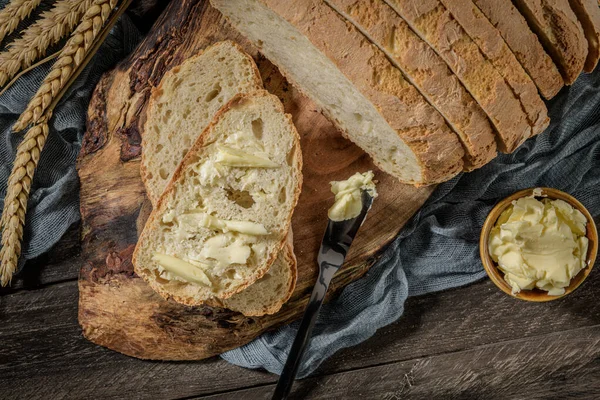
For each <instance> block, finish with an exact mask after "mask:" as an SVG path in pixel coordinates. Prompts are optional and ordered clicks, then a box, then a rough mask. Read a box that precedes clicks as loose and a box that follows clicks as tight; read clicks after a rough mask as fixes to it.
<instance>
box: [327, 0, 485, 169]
mask: <svg viewBox="0 0 600 400" xmlns="http://www.w3.org/2000/svg"><path fill="white" fill-rule="evenodd" d="M326 2H327V3H328V4H329V5H330V6H331V7H332V8H334V9H335V10H337V11H338V12H339V13H341V14H342V15H344V17H346V18H347V19H348V20H350V22H352V23H353V24H354V25H356V26H357V27H359V29H362V30H363V31H364V32H366V34H367V36H368V38H369V39H370V40H371V41H372V42H374V43H375V44H376V45H377V46H379V47H380V48H381V49H382V51H384V52H386V54H387V55H388V56H389V57H390V58H391V59H392V60H393V61H394V62H395V65H397V66H398V67H399V68H400V69H401V70H402V72H403V74H404V75H405V76H406V77H407V78H408V80H410V81H411V82H412V84H413V85H414V86H415V87H416V88H417V89H418V90H419V91H420V92H421V93H422V94H423V96H424V97H425V98H426V99H427V100H428V101H429V103H431V104H432V105H433V106H434V107H435V108H436V109H437V110H438V111H439V112H440V113H441V114H442V115H443V117H444V118H445V119H446V120H447V121H448V124H449V125H450V127H451V128H453V130H454V131H455V132H456V134H457V136H458V137H459V139H460V141H461V143H462V145H463V148H464V150H465V157H464V162H465V166H464V169H465V170H467V171H471V170H473V169H476V168H479V167H481V166H483V165H485V164H487V163H488V162H489V161H491V160H492V159H493V158H494V157H495V156H496V142H495V135H494V131H493V129H492V127H491V125H490V123H489V121H488V118H487V115H486V114H485V112H484V111H483V110H482V109H481V107H480V106H479V105H478V104H477V102H476V101H475V100H474V99H473V97H472V96H471V94H470V93H469V92H467V90H466V89H465V88H464V86H463V85H462V83H461V82H460V81H459V80H458V78H457V77H456V75H454V73H453V72H452V71H450V69H449V68H448V66H447V65H446V63H445V62H444V60H442V59H441V58H440V57H439V56H438V55H437V54H436V53H435V52H434V51H433V50H432V49H431V48H430V47H429V45H428V44H427V43H425V42H424V41H423V40H422V39H421V38H419V37H418V36H417V35H416V34H415V33H414V32H413V31H412V30H411V29H410V28H409V27H408V25H407V24H406V22H404V20H402V18H400V16H398V14H396V13H395V12H394V10H392V9H391V8H390V7H389V6H388V5H387V4H386V3H385V2H384V1H383V0H326Z"/></svg>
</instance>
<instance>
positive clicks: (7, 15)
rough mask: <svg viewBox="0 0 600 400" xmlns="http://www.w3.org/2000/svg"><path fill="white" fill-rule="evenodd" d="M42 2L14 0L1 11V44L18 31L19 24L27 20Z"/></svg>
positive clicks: (37, 0) (36, 0)
mask: <svg viewBox="0 0 600 400" xmlns="http://www.w3.org/2000/svg"><path fill="white" fill-rule="evenodd" d="M41 1H42V0H12V1H11V2H10V3H8V4H7V5H6V6H5V7H4V8H3V9H2V10H0V42H2V40H4V38H5V37H6V35H8V34H9V33H11V32H13V31H14V30H15V29H17V26H18V25H19V22H21V21H23V20H24V19H25V18H27V17H28V16H29V15H30V14H31V12H32V11H33V10H35V9H36V7H37V6H39V5H40V2H41Z"/></svg>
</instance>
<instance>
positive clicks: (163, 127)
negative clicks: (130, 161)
mask: <svg viewBox="0 0 600 400" xmlns="http://www.w3.org/2000/svg"><path fill="white" fill-rule="evenodd" d="M258 89H262V80H261V78H260V74H259V72H258V69H257V68H256V65H255V64H254V61H253V60H252V58H251V57H250V56H248V55H247V54H246V53H244V51H243V50H242V49H241V48H240V47H239V46H238V45H237V44H235V43H233V42H231V41H225V42H219V43H216V44H214V45H212V46H209V47H207V48H206V49H204V51H202V52H201V53H200V54H198V55H196V56H194V57H191V58H189V59H187V60H186V61H184V62H183V63H182V64H181V65H179V66H177V67H175V68H173V69H172V70H170V71H169V72H167V73H166V74H165V75H164V77H163V78H162V80H161V82H160V84H159V85H158V87H156V88H155V89H154V90H153V91H152V95H151V97H150V101H149V102H148V111H147V114H146V115H147V119H146V123H145V125H144V134H143V135H142V149H143V152H142V166H141V174H142V180H143V181H144V185H145V187H146V193H147V195H148V198H149V199H150V201H151V202H152V204H153V205H156V202H157V201H158V198H159V197H160V195H161V194H162V192H163V190H164V188H165V187H166V186H167V183H168V182H169V180H170V179H171V177H172V176H173V172H175V169H176V168H177V166H178V165H179V163H180V162H181V160H182V159H183V157H184V156H185V155H186V153H187V152H188V150H189V149H190V147H191V146H192V144H193V143H194V141H195V140H196V138H197V137H198V135H200V133H202V131H203V130H204V128H206V126H207V125H208V124H209V123H210V121H211V120H212V118H213V117H214V115H215V114H216V112H217V111H218V110H219V109H220V108H221V107H222V106H223V105H224V104H226V103H227V102H228V101H229V100H231V99H232V98H233V96H235V95H236V94H238V93H244V92H252V91H254V90H258Z"/></svg>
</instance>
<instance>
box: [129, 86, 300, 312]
mask: <svg viewBox="0 0 600 400" xmlns="http://www.w3.org/2000/svg"><path fill="white" fill-rule="evenodd" d="M262 96H271V97H274V98H277V97H276V96H274V95H272V94H270V93H269V92H267V91H266V90H258V91H254V92H251V93H243V94H237V95H235V96H234V97H233V98H232V99H231V100H230V101H229V102H228V103H227V104H225V105H224V106H223V107H221V109H220V110H219V111H218V112H217V114H216V115H215V116H214V118H213V120H212V122H211V123H210V124H209V125H208V126H207V127H206V129H204V131H203V132H202V133H201V134H200V136H198V139H197V140H196V142H195V143H194V144H193V145H192V147H191V148H190V150H189V152H188V153H187V155H186V156H185V157H184V159H183V161H181V163H180V164H179V166H178V167H177V169H176V170H175V173H174V174H173V177H172V179H171V181H170V182H169V184H168V185H167V187H166V189H165V191H164V193H163V194H162V196H161V197H160V199H159V200H158V202H157V205H156V207H155V208H154V209H153V210H152V213H151V214H150V217H149V218H148V221H147V223H146V225H145V227H144V230H143V231H142V234H141V235H140V237H139V239H138V245H137V246H136V248H135V251H134V253H133V258H132V261H133V265H134V270H135V272H136V273H137V274H138V275H139V276H140V277H141V278H142V279H144V280H145V281H146V282H147V283H148V284H149V285H150V287H152V289H153V290H154V291H156V292H157V293H158V294H160V295H161V296H162V297H163V298H165V299H167V300H168V299H172V300H174V301H176V302H178V303H181V304H185V305H189V306H194V305H200V304H203V303H204V301H206V300H207V299H196V298H193V297H186V296H181V295H179V294H177V293H169V292H168V291H166V290H165V289H164V288H163V287H162V286H160V285H158V284H157V283H156V282H155V280H154V279H153V277H152V276H149V275H148V274H147V273H145V272H144V268H142V267H141V266H140V265H139V259H138V257H139V253H140V245H141V244H142V243H143V242H144V241H145V240H146V238H147V237H148V236H149V235H150V234H151V232H150V228H151V226H152V225H154V223H155V222H156V221H157V219H158V218H160V216H161V215H162V213H163V211H164V208H165V207H166V203H165V202H166V201H167V200H168V198H169V196H170V194H171V193H172V192H173V191H174V187H175V184H176V183H177V181H178V180H179V178H180V177H181V176H182V174H183V172H184V171H185V169H186V168H187V166H188V165H189V164H191V162H192V161H193V157H194V155H195V154H196V153H197V152H198V151H200V150H201V149H202V148H203V147H204V146H205V144H206V143H205V140H206V138H207V136H208V134H209V133H210V132H211V131H212V129H213V127H214V126H215V125H216V124H217V123H218V122H219V121H220V120H221V118H222V117H223V115H224V114H226V113H227V112H228V111H229V110H230V109H232V108H234V107H236V106H238V105H241V104H242V103H243V102H245V101H250V100H251V99H253V98H259V97H262ZM276 107H277V108H278V111H279V112H281V114H282V115H284V118H285V119H286V121H287V123H288V124H289V127H290V130H291V132H292V141H293V152H294V159H295V160H296V164H295V168H293V169H292V170H293V171H294V172H295V175H296V179H295V180H296V182H297V184H296V188H295V190H294V198H293V200H292V207H291V210H293V209H294V208H295V206H296V204H297V203H298V199H299V197H300V191H301V188H302V172H301V171H302V152H301V150H300V136H299V135H298V131H297V130H296V127H295V126H294V124H293V122H292V116H291V115H289V114H286V113H285V111H284V108H283V104H281V102H280V101H279V99H277V102H276ZM292 213H293V211H292V212H290V214H289V215H288V216H287V218H286V219H285V224H284V229H283V230H282V238H281V240H280V242H279V243H278V244H277V245H276V247H275V249H274V251H272V253H271V254H270V255H269V257H268V258H267V260H266V262H265V263H264V264H263V266H262V267H261V268H257V269H256V271H255V272H254V274H253V275H252V276H251V277H250V278H249V279H248V280H247V281H246V282H244V283H243V284H241V285H239V286H237V287H234V288H233V289H231V290H229V291H227V292H224V293H223V294H222V295H221V296H220V298H222V299H227V298H229V297H231V296H233V295H234V294H236V293H239V292H241V291H242V290H244V289H245V288H247V287H248V286H249V285H251V284H252V283H254V282H255V281H256V280H258V279H260V278H261V277H262V276H263V275H264V274H265V273H266V272H267V271H268V270H269V268H270V267H271V264H273V262H274V261H275V258H276V257H277V254H278V253H279V251H281V248H282V247H283V246H284V244H285V242H286V240H287V239H286V238H287V232H288V231H289V229H290V224H291V220H292Z"/></svg>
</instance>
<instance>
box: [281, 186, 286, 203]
mask: <svg viewBox="0 0 600 400" xmlns="http://www.w3.org/2000/svg"><path fill="white" fill-rule="evenodd" d="M286 200H287V192H286V188H285V187H282V188H281V191H280V192H279V202H280V203H281V204H285V201H286Z"/></svg>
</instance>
